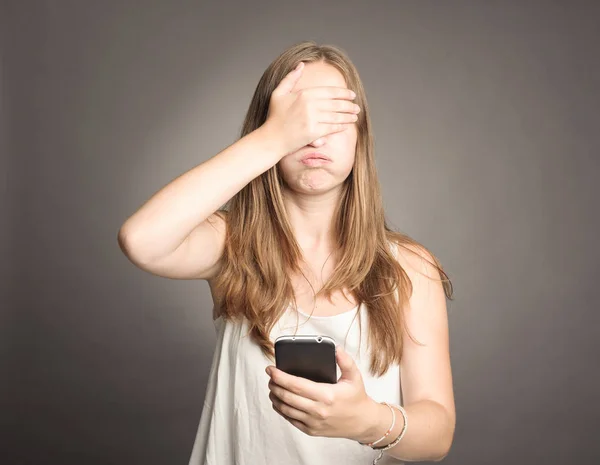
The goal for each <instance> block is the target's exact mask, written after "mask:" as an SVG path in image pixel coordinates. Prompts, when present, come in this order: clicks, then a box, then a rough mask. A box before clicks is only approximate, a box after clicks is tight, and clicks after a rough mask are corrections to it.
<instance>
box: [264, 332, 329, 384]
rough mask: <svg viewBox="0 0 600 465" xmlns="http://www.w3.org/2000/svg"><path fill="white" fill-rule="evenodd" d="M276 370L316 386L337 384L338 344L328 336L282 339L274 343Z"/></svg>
mask: <svg viewBox="0 0 600 465" xmlns="http://www.w3.org/2000/svg"><path fill="white" fill-rule="evenodd" d="M274 345H275V366H276V367H277V368H278V369H280V370H282V371H285V372H286V373H289V374H291V375H294V376H302V377H303V378H307V379H310V380H311V381H315V382H317V383H330V384H335V383H337V368H336V367H337V365H336V363H335V341H334V340H333V338H331V337H329V336H320V335H299V336H280V337H278V338H277V339H275V344H274Z"/></svg>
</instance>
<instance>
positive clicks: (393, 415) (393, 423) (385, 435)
mask: <svg viewBox="0 0 600 465" xmlns="http://www.w3.org/2000/svg"><path fill="white" fill-rule="evenodd" d="M380 404H385V405H387V406H388V407H389V408H390V410H391V411H392V426H390V429H388V430H387V431H386V433H385V434H384V435H383V436H381V437H380V438H379V439H378V440H377V441H374V442H369V443H368V444H366V443H363V442H360V441H358V443H359V444H362V445H363V446H369V447H373V446H374V445H375V444H377V443H378V442H381V441H383V440H384V439H385V438H386V437H387V435H388V434H390V433H391V432H392V429H393V428H394V425H395V424H396V414H395V413H394V409H393V408H392V406H391V405H390V404H388V403H387V402H380Z"/></svg>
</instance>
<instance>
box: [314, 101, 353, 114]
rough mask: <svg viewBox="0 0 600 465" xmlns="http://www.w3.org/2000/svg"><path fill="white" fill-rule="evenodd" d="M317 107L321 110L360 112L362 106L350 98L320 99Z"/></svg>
mask: <svg viewBox="0 0 600 465" xmlns="http://www.w3.org/2000/svg"><path fill="white" fill-rule="evenodd" d="M316 107H317V108H318V109H319V110H321V111H330V112H340V113H349V114H359V113H360V106H358V105H357V104H356V103H354V102H351V101H350V100H339V99H325V100H319V101H318V102H317V104H316Z"/></svg>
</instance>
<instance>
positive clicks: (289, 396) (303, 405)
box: [269, 381, 316, 415]
mask: <svg viewBox="0 0 600 465" xmlns="http://www.w3.org/2000/svg"><path fill="white" fill-rule="evenodd" d="M269 390H270V391H271V394H273V395H275V397H277V399H279V400H280V401H281V402H283V403H284V404H287V405H289V406H290V407H294V408H295V409H297V410H300V411H302V412H304V413H306V414H309V415H310V414H311V412H312V411H314V409H315V405H316V402H315V401H314V400H312V399H307V398H306V397H302V396H299V395H298V394H296V393H295V392H292V391H288V390H287V389H285V388H283V387H281V386H279V385H277V384H275V383H274V382H273V381H269Z"/></svg>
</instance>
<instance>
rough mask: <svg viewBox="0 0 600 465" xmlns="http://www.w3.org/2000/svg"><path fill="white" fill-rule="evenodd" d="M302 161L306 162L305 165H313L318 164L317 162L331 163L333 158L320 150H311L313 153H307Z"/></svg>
mask: <svg viewBox="0 0 600 465" xmlns="http://www.w3.org/2000/svg"><path fill="white" fill-rule="evenodd" d="M300 161H301V162H302V163H304V164H305V165H308V164H310V165H312V164H316V163H319V162H321V163H329V162H331V158H329V157H328V156H327V155H325V154H324V153H320V152H311V153H307V154H305V155H304V156H303V157H302V158H301V159H300Z"/></svg>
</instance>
